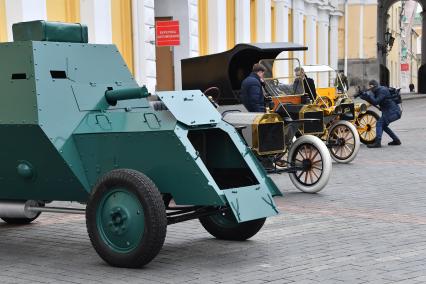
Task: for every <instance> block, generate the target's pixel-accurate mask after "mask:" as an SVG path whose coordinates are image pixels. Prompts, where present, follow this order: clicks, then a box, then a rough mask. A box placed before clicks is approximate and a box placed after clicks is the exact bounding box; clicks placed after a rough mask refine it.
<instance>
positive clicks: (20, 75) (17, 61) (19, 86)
mask: <svg viewBox="0 0 426 284" xmlns="http://www.w3.org/2000/svg"><path fill="white" fill-rule="evenodd" d="M0 86H1V91H0V95H1V103H0V124H37V100H36V96H35V81H34V66H33V56H32V47H31V43H30V42H22V43H2V44H0Z"/></svg>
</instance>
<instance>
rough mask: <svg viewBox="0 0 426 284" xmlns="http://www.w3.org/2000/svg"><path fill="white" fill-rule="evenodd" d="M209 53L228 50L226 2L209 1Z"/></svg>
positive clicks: (220, 0)
mask: <svg viewBox="0 0 426 284" xmlns="http://www.w3.org/2000/svg"><path fill="white" fill-rule="evenodd" d="M208 13H209V16H208V37H209V41H208V42H209V53H217V52H222V51H225V50H226V0H208Z"/></svg>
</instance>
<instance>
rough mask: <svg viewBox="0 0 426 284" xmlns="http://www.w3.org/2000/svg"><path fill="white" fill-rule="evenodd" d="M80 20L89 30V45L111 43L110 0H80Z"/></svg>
mask: <svg viewBox="0 0 426 284" xmlns="http://www.w3.org/2000/svg"><path fill="white" fill-rule="evenodd" d="M28 2H31V1H28ZM80 19H81V20H80V21H81V23H83V24H86V25H87V28H88V29H89V42H90V43H111V42H112V24H111V0H80Z"/></svg>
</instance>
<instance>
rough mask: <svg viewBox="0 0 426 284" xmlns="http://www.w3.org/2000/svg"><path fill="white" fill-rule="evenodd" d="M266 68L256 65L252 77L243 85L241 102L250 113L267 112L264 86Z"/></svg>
mask: <svg viewBox="0 0 426 284" xmlns="http://www.w3.org/2000/svg"><path fill="white" fill-rule="evenodd" d="M265 71H266V68H265V67H264V66H262V65H261V64H258V63H256V64H254V65H253V69H252V72H251V73H250V75H249V76H248V77H247V78H245V79H244V81H243V82H242V83H241V95H240V96H241V102H242V103H243V105H244V106H245V107H246V109H247V110H248V111H249V112H265V97H264V96H263V90H262V84H263V75H264V74H265Z"/></svg>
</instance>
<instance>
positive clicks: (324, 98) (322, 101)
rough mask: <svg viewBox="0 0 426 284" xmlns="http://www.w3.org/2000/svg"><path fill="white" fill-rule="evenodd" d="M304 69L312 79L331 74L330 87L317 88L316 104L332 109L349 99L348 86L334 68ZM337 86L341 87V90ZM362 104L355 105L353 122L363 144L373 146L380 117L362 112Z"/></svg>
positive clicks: (368, 111) (372, 113) (304, 67)
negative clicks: (338, 103) (340, 101)
mask: <svg viewBox="0 0 426 284" xmlns="http://www.w3.org/2000/svg"><path fill="white" fill-rule="evenodd" d="M302 68H303V69H304V70H305V73H306V74H307V75H308V76H312V77H319V76H321V75H322V74H324V73H328V74H329V75H328V79H329V80H328V85H327V84H326V85H320V86H318V87H317V88H316V93H317V99H316V101H315V103H316V104H318V105H325V106H327V107H332V106H335V105H336V103H337V102H338V101H339V99H340V100H341V99H346V98H349V95H348V90H347V86H346V84H345V83H344V82H343V80H342V78H341V76H340V74H339V73H338V72H337V71H336V70H334V69H333V68H332V67H330V66H327V65H304V66H302ZM337 86H340V88H338V87H337ZM361 104H362V103H355V114H354V116H355V117H354V119H353V120H352V121H351V122H352V123H353V124H354V125H355V127H356V129H357V131H358V133H359V138H360V140H361V142H362V143H364V144H371V143H373V142H374V140H375V138H376V123H377V120H378V119H379V117H380V116H379V115H378V114H377V113H376V112H374V111H373V110H368V109H367V110H366V111H365V112H364V111H361V108H362V105H361ZM367 108H368V105H367Z"/></svg>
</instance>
